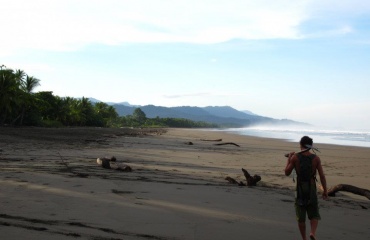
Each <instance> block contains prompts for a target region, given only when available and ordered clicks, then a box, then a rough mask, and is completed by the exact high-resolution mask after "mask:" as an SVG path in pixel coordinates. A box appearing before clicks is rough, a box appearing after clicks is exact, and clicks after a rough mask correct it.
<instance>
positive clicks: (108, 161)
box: [96, 157, 132, 172]
mask: <svg viewBox="0 0 370 240" xmlns="http://www.w3.org/2000/svg"><path fill="white" fill-rule="evenodd" d="M116 161H117V159H116V158H115V157H110V158H108V157H103V158H97V159H96V163H97V164H98V165H100V166H102V167H103V168H105V169H114V170H118V171H122V172H132V168H131V167H130V166H128V165H126V164H123V163H117V162H116Z"/></svg>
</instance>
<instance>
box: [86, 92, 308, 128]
mask: <svg viewBox="0 0 370 240" xmlns="http://www.w3.org/2000/svg"><path fill="white" fill-rule="evenodd" d="M89 100H90V101H91V102H93V103H94V102H100V101H99V100H97V99H94V98H89ZM107 104H109V105H112V106H113V107H114V108H115V109H116V111H117V113H118V115H119V116H127V115H132V114H133V112H134V110H135V109H136V108H138V107H139V108H140V109H141V110H142V111H143V112H144V113H145V114H146V117H148V118H156V117H160V118H185V119H190V120H192V121H203V122H209V123H215V124H218V125H220V126H222V127H246V126H253V125H260V124H274V125H288V124H290V125H291V124H294V125H306V124H305V123H301V122H296V121H293V120H289V119H274V118H270V117H264V116H259V115H256V114H254V113H252V112H250V111H247V110H246V111H239V110H236V109H234V108H232V107H230V106H208V107H190V106H181V107H161V106H154V105H145V106H139V105H131V104H130V103H128V102H120V103H112V102H107Z"/></svg>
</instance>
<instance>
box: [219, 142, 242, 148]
mask: <svg viewBox="0 0 370 240" xmlns="http://www.w3.org/2000/svg"><path fill="white" fill-rule="evenodd" d="M214 145H216V146H221V145H234V146H237V147H240V146H239V145H238V144H236V143H233V142H225V143H216V144H214Z"/></svg>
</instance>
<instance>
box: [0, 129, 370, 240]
mask: <svg viewBox="0 0 370 240" xmlns="http://www.w3.org/2000/svg"><path fill="white" fill-rule="evenodd" d="M220 139H222V141H215V140H220ZM218 143H234V144H237V145H238V146H236V145H233V144H225V145H216V144H218ZM291 151H299V144H298V143H292V142H287V141H283V140H279V139H269V138H259V137H250V136H242V135H236V134H231V133H225V132H216V131H209V130H202V129H106V128H9V127H4V128H0V233H1V236H2V237H1V239H31V240H33V239H99V240H105V239H106V240H108V239H143V240H145V239H158V240H167V239H168V240H169V239H194V240H195V239H199V240H203V239H213V240H218V239H220V240H221V239H236V240H238V239H246V238H253V239H299V231H298V227H297V223H296V220H295V212H294V186H295V183H294V182H293V177H292V176H289V177H286V176H285V175H284V171H283V170H284V168H285V165H286V158H285V157H284V154H286V153H288V152H291ZM320 151H321V152H320V153H319V156H320V158H321V161H322V164H323V167H324V172H325V174H326V178H327V182H328V187H329V188H330V187H332V186H335V185H337V184H350V185H354V186H356V187H360V188H365V189H370V178H369V172H370V157H369V156H370V148H366V147H353V146H339V145H329V144H320ZM105 156H107V157H111V156H115V157H116V158H117V162H118V163H123V164H127V165H129V166H130V167H131V168H132V172H123V171H117V170H113V169H104V168H102V167H101V166H99V165H98V164H97V163H96V159H97V158H99V157H105ZM242 168H244V169H246V170H248V172H249V173H250V174H251V175H254V174H257V175H259V176H261V178H262V180H261V181H260V182H258V183H257V186H255V187H246V186H237V185H235V184H231V183H229V182H228V181H226V180H225V178H226V177H228V176H229V177H232V178H235V179H236V180H237V181H243V182H246V181H245V178H244V175H243V172H242V171H241V169H242ZM319 204H320V213H321V216H322V220H321V221H320V222H319V228H318V231H317V236H318V239H347V238H350V239H367V238H368V236H370V226H369V224H368V220H369V218H370V210H369V209H370V200H368V199H367V198H365V197H363V196H358V195H354V194H351V193H345V192H340V193H338V194H337V196H335V197H330V198H329V200H327V201H324V200H322V199H320V201H319Z"/></svg>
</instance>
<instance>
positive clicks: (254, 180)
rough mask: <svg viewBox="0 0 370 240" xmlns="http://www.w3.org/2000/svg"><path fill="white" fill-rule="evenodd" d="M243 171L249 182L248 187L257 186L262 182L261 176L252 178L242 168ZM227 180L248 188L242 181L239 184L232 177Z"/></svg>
mask: <svg viewBox="0 0 370 240" xmlns="http://www.w3.org/2000/svg"><path fill="white" fill-rule="evenodd" d="M242 171H243V174H244V176H245V179H246V180H247V186H256V185H257V183H258V182H259V181H261V177H260V176H259V175H254V176H251V175H250V174H249V173H248V171H247V170H245V169H244V168H242ZM225 180H227V181H228V182H229V183H233V184H238V186H246V185H245V183H243V182H242V181H240V182H238V181H236V180H235V179H234V178H232V177H226V178H225Z"/></svg>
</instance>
